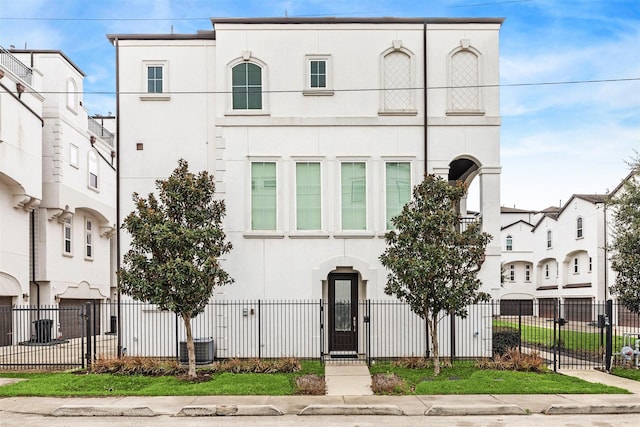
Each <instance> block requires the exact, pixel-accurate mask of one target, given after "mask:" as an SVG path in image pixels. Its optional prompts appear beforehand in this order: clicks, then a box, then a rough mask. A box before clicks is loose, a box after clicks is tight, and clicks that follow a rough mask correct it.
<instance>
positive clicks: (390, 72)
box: [382, 50, 414, 111]
mask: <svg viewBox="0 0 640 427" xmlns="http://www.w3.org/2000/svg"><path fill="white" fill-rule="evenodd" d="M382 72H383V84H384V92H383V99H382V109H383V111H409V110H413V108H414V107H413V100H412V95H411V86H412V78H411V57H410V56H409V55H408V54H407V53H405V52H403V51H401V50H392V51H391V52H389V53H387V54H386V55H384V56H383V58H382Z"/></svg>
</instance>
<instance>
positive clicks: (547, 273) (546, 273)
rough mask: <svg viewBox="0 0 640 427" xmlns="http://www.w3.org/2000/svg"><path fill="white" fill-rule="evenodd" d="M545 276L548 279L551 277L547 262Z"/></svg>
mask: <svg viewBox="0 0 640 427" xmlns="http://www.w3.org/2000/svg"><path fill="white" fill-rule="evenodd" d="M544 277H545V278H546V279H548V278H549V264H545V265H544Z"/></svg>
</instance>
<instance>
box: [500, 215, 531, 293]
mask: <svg viewBox="0 0 640 427" xmlns="http://www.w3.org/2000/svg"><path fill="white" fill-rule="evenodd" d="M503 216H505V215H504V214H503ZM532 228H533V226H532V225H531V224H528V223H525V222H522V221H518V222H516V223H514V224H512V225H511V226H508V227H505V228H503V229H502V230H501V233H500V236H501V244H502V280H503V283H502V288H501V290H500V299H533V296H534V294H535V288H536V285H535V264H534V258H533V239H532V237H533V235H532V233H531V230H532ZM509 236H510V237H511V250H507V238H508V237H509ZM512 265H513V267H514V278H513V280H511V266H512ZM527 266H528V268H529V274H530V277H529V280H526V273H525V270H526V269H527Z"/></svg>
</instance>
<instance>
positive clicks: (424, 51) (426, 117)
mask: <svg viewBox="0 0 640 427" xmlns="http://www.w3.org/2000/svg"><path fill="white" fill-rule="evenodd" d="M422 34H423V43H422V60H423V67H424V173H425V175H426V174H427V173H429V167H428V166H427V153H428V151H427V150H428V146H429V144H428V140H429V131H428V129H429V102H428V100H427V97H428V94H427V92H428V90H427V86H428V84H427V83H428V79H427V21H426V20H425V21H424V24H423V30H422Z"/></svg>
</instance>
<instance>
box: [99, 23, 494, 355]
mask: <svg viewBox="0 0 640 427" xmlns="http://www.w3.org/2000/svg"><path fill="white" fill-rule="evenodd" d="M212 23H213V27H214V30H213V31H201V32H198V33H197V34H191V35H174V34H171V35H149V34H136V35H131V34H126V35H109V36H108V38H109V40H110V41H111V42H112V43H113V44H114V46H115V48H116V56H117V64H118V69H117V88H118V93H119V97H118V112H117V113H118V114H117V117H118V121H119V123H118V131H119V141H120V142H119V144H120V146H119V153H120V159H121V161H120V165H119V167H120V169H119V177H120V179H119V182H120V196H119V203H120V208H119V222H120V223H122V221H123V218H124V217H125V216H126V215H127V214H128V213H129V212H131V211H132V210H133V204H132V202H131V194H132V193H133V192H134V191H135V192H138V193H140V194H143V195H146V194H148V193H149V192H152V191H154V181H155V180H156V179H161V178H165V177H167V176H168V175H169V174H170V173H171V171H172V170H173V169H174V168H175V167H176V165H177V160H178V159H179V158H184V159H186V160H187V161H188V162H189V165H190V168H191V170H193V171H198V170H207V171H209V172H210V173H212V174H213V175H214V176H215V177H216V182H217V191H218V193H219V194H220V197H222V198H224V199H225V201H226V206H227V212H228V213H227V217H226V219H225V223H224V228H225V231H226V233H227V236H228V238H229V239H230V241H231V242H232V243H233V247H234V249H233V251H232V252H231V253H230V254H229V255H228V256H227V258H226V259H225V261H224V268H225V269H226V270H227V271H228V272H229V273H230V274H231V276H232V277H233V278H234V279H235V282H236V283H235V284H234V285H233V286H229V287H226V288H223V289H219V290H217V294H216V296H215V298H216V299H247V298H255V299H258V298H260V299H304V300H309V299H318V300H319V299H321V298H322V299H325V300H328V301H330V302H331V301H333V300H335V299H341V300H344V299H347V300H351V301H352V303H353V304H355V302H356V301H357V300H364V299H383V298H388V297H387V296H385V295H384V287H385V283H386V275H387V272H386V271H385V269H384V268H383V267H382V265H381V264H380V262H379V259H378V257H379V256H380V254H381V253H382V252H383V250H384V248H385V243H384V238H383V237H384V234H385V232H386V231H387V230H388V229H389V224H390V222H389V220H390V218H391V217H392V216H394V215H395V214H397V213H398V212H399V210H400V209H401V207H402V205H403V204H404V203H405V202H407V201H408V200H409V198H410V194H411V193H410V192H411V188H412V186H413V185H415V184H417V183H418V182H420V181H421V179H422V177H423V174H424V173H425V172H429V173H436V174H439V175H441V176H443V177H448V179H450V180H457V179H461V180H464V181H466V182H468V183H470V182H471V181H472V180H474V179H476V180H479V181H480V185H479V188H480V190H479V191H480V197H479V199H480V206H479V207H478V209H477V210H478V211H479V212H480V217H481V220H482V228H483V230H484V231H486V232H488V233H490V234H491V235H493V236H494V240H493V241H492V242H491V243H490V245H489V247H488V248H487V257H486V261H485V263H484V264H483V266H482V269H481V272H480V278H481V280H482V282H483V290H484V291H487V292H490V293H492V294H493V295H494V296H496V297H497V296H498V293H499V289H500V241H499V240H498V236H499V235H500V210H499V209H500V204H499V189H500V150H499V148H500V112H499V89H498V83H499V75H498V53H499V50H498V40H499V30H500V26H501V23H502V19H487V18H473V19H417V18H416V19H414V18H407V19H404V18H398V19H395V18H380V19H377V18H373V19H372V18H267V19H254V18H246V19H244V18H238V19H235V18H221V19H212ZM425 88H426V89H425ZM461 215H462V216H463V217H465V216H467V212H466V203H463V204H462V207H461ZM128 243H129V237H128V236H126V235H125V234H124V233H123V235H122V240H121V244H122V246H121V252H122V253H124V252H125V251H126V250H127V246H128ZM360 316H361V314H357V313H356V315H355V316H354V323H353V324H354V326H356V325H357V324H359V323H360V322H362V319H361V318H360ZM349 324H351V322H349ZM335 332H336V331H335V330H334V331H329V335H330V336H332V335H333V334H335ZM353 332H354V336H355V331H353ZM352 344H353V345H355V346H357V337H356V338H355V339H354V340H353V342H352ZM330 347H331V344H330Z"/></svg>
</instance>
